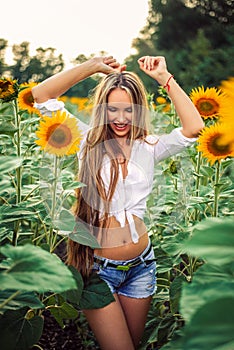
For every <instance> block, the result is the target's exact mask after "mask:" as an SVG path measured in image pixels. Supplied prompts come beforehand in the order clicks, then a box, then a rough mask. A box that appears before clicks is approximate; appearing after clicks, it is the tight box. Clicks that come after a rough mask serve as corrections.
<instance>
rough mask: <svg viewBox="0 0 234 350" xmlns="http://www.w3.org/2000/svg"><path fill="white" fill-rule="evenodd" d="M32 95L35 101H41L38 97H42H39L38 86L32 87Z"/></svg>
mask: <svg viewBox="0 0 234 350" xmlns="http://www.w3.org/2000/svg"><path fill="white" fill-rule="evenodd" d="M32 96H33V99H34V101H35V102H39V101H38V99H40V97H38V86H34V87H33V88H32Z"/></svg>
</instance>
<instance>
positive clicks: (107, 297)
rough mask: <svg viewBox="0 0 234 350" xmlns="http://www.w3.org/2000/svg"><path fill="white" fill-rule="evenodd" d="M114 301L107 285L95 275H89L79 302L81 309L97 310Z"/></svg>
mask: <svg viewBox="0 0 234 350" xmlns="http://www.w3.org/2000/svg"><path fill="white" fill-rule="evenodd" d="M113 301H115V298H114V297H113V294H112V293H111V291H110V288H109V287H108V285H107V283H106V282H104V281H103V280H102V279H101V278H100V277H99V276H98V274H97V273H93V274H91V276H90V277H89V278H88V281H87V283H86V285H85V287H84V289H83V292H82V296H81V300H80V302H79V305H80V308H81V309H99V308H102V307H104V306H107V305H108V304H110V303H112V302H113Z"/></svg>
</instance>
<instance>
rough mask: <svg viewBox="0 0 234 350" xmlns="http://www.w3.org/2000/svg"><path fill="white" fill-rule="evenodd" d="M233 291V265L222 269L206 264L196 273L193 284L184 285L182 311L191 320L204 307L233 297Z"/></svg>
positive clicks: (181, 302)
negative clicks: (222, 298) (218, 300)
mask: <svg viewBox="0 0 234 350" xmlns="http://www.w3.org/2000/svg"><path fill="white" fill-rule="evenodd" d="M217 286H219V288H217ZM233 290H234V278H233V264H230V265H225V266H221V267H220V266H215V265H209V264H205V265H203V266H202V267H200V268H199V269H198V270H197V271H196V273H195V274H194V277H193V280H192V282H191V283H186V284H184V286H183V290H182V296H181V301H180V306H181V309H180V311H181V313H182V315H183V317H184V318H185V319H186V320H190V319H191V317H192V316H193V314H194V313H195V312H196V311H197V310H198V309H199V308H200V307H201V306H202V305H204V304H206V303H207V302H209V301H213V300H216V299H219V298H220V297H231V296H233Z"/></svg>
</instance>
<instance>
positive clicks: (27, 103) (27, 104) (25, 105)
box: [18, 83, 40, 115]
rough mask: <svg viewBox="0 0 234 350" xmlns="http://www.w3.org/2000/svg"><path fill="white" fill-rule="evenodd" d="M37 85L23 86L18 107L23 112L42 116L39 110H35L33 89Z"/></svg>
mask: <svg viewBox="0 0 234 350" xmlns="http://www.w3.org/2000/svg"><path fill="white" fill-rule="evenodd" d="M36 85H37V83H29V84H23V85H22V90H21V91H20V92H19V95H18V105H19V108H20V109H21V110H27V111H28V112H29V113H36V114H39V115H40V112H39V111H38V109H37V108H34V106H33V105H34V99H33V95H32V88H33V87H34V86H36Z"/></svg>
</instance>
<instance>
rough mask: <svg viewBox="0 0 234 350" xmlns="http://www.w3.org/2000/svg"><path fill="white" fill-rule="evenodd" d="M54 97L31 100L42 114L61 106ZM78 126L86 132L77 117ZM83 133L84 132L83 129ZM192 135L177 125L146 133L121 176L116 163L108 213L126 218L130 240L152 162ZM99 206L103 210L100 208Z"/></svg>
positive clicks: (106, 163) (106, 177)
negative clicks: (159, 132)
mask: <svg viewBox="0 0 234 350" xmlns="http://www.w3.org/2000/svg"><path fill="white" fill-rule="evenodd" d="M56 101H57V100H49V101H47V102H45V103H41V104H38V103H36V104H35V107H36V108H38V109H39V110H40V112H41V114H43V115H51V112H52V111H56V110H64V104H63V103H61V102H60V101H57V102H56ZM78 127H80V128H81V129H82V130H83V131H84V132H87V130H88V128H89V127H88V125H86V124H84V123H82V122H81V121H78ZM84 134H85V133H84ZM195 141H196V138H188V137H185V136H184V135H183V134H182V132H181V128H176V129H174V130H173V131H172V132H171V133H169V134H164V135H162V136H157V135H149V136H147V137H146V141H142V140H135V141H134V143H133V146H132V152H131V157H130V159H129V161H128V166H127V169H128V174H127V176H126V177H125V179H123V175H122V170H121V165H119V178H118V183H117V186H116V189H115V193H114V195H113V198H112V201H111V203H110V211H109V213H108V214H109V216H114V217H115V218H116V220H117V221H118V222H119V223H120V226H121V227H124V226H125V223H126V218H127V221H128V224H129V227H130V232H131V239H132V241H133V242H134V243H137V242H138V240H139V235H138V233H137V231H136V228H135V223H134V219H133V215H135V216H137V217H139V218H140V219H142V220H143V218H144V214H145V211H146V201H147V197H148V195H149V194H150V193H151V191H152V188H153V178H154V166H155V164H157V163H158V162H160V161H161V160H164V159H166V158H168V157H170V156H172V155H174V154H177V153H179V152H182V151H183V150H184V149H185V148H186V147H189V146H191V145H192V144H193V143H194V142H195ZM110 165H111V160H110V159H109V157H108V156H107V155H104V159H103V163H102V170H101V175H102V179H103V182H104V184H105V187H106V190H108V188H109V183H110ZM95 209H99V211H100V212H103V208H95Z"/></svg>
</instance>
